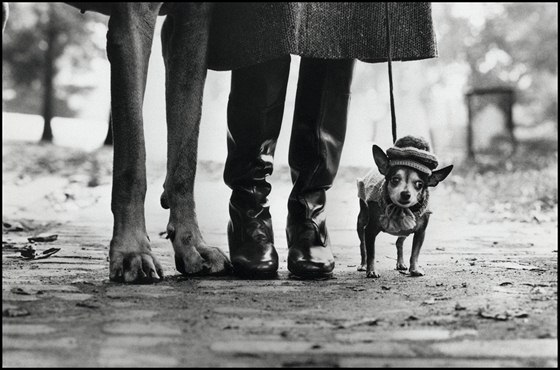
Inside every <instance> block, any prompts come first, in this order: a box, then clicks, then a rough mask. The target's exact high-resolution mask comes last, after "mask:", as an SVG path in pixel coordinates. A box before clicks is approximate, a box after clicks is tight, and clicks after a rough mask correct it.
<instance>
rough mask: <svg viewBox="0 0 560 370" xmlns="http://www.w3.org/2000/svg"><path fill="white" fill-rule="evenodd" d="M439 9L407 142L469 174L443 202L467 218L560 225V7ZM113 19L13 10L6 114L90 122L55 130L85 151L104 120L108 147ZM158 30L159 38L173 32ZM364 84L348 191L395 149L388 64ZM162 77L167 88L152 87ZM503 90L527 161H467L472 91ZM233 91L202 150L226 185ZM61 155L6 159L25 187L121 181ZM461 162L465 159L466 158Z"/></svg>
mask: <svg viewBox="0 0 560 370" xmlns="http://www.w3.org/2000/svg"><path fill="white" fill-rule="evenodd" d="M432 9H433V18H434V26H435V29H436V34H437V40H438V49H439V58H435V59H430V60H425V61H420V62H411V63H395V65H394V74H395V97H396V104H397V117H398V121H399V133H400V134H401V135H404V134H417V133H418V132H420V133H421V134H422V135H425V136H429V139H430V141H431V142H432V144H433V146H434V148H435V151H436V153H437V154H438V156H439V157H440V159H441V163H442V164H449V163H454V164H455V165H456V166H455V169H454V170H453V173H452V174H451V176H450V178H449V179H448V180H446V181H445V182H444V183H443V184H442V185H440V186H439V187H438V191H440V192H444V193H445V197H446V199H448V201H449V202H450V204H455V205H457V210H458V212H459V213H461V214H464V215H467V216H468V217H469V218H471V219H473V220H478V222H486V221H487V220H488V219H494V220H495V219H499V220H518V221H524V222H546V221H551V220H557V212H558V186H557V183H558V167H557V166H558V4H557V3H533V2H531V3H529V2H526V3H433V4H432ZM107 20H108V19H107V17H104V16H100V15H96V14H94V13H91V12H88V13H86V14H85V15H82V14H80V12H79V11H78V10H77V9H74V8H72V7H70V6H67V5H64V4H61V3H12V4H11V15H10V19H9V21H8V25H7V27H6V30H5V33H4V34H3V37H2V44H3V58H2V59H3V62H2V67H3V68H2V72H3V83H2V100H3V111H7V112H19V113H27V114H34V115H39V116H44V117H45V122H49V121H50V118H51V117H52V116H57V117H80V119H81V121H78V120H67V121H64V122H62V120H59V122H57V123H56V124H55V128H56V127H57V126H56V125H60V129H58V130H55V131H56V133H57V135H60V136H64V135H63V134H66V136H68V138H66V143H70V144H72V146H78V145H74V143H75V142H80V141H82V142H81V143H80V145H81V146H79V148H84V147H85V141H86V139H89V137H93V136H94V135H93V132H94V131H95V128H94V127H93V125H92V124H91V121H87V122H86V120H87V119H91V117H92V116H93V115H96V117H95V119H96V120H97V121H96V122H100V123H101V125H98V127H97V131H102V132H101V135H102V136H101V139H100V140H101V141H99V142H94V143H93V146H94V147H96V145H100V143H101V142H102V138H103V137H105V132H106V131H105V130H107V126H105V125H106V124H107V116H108V113H109V109H110V107H109V98H108V97H109V90H108V86H109V84H108V81H109V69H108V62H107V60H106V56H105V51H104V50H105V42H106V37H105V35H106V31H107V28H106V25H107ZM158 24H159V26H158V28H156V32H158V30H159V27H161V20H160V21H158ZM158 43H159V35H156V37H155V38H154V50H153V51H152V55H153V58H152V59H151V60H150V73H149V76H148V89H147V91H146V99H145V101H146V104H147V107H146V109H145V110H144V114H145V122H146V124H145V131H146V135H145V136H146V146H147V151H148V154H150V155H149V156H148V157H149V158H153V157H155V155H154V154H156V153H159V154H160V158H159V159H160V161H161V160H165V154H166V151H165V148H166V145H165V137H166V136H165V129H164V127H165V125H164V123H163V122H164V120H165V103H164V99H163V79H164V73H163V72H162V70H163V63H162V62H161V50H159V49H158V48H159V47H160V46H158ZM292 60H293V61H295V62H293V65H292V72H291V73H290V84H289V86H294V87H295V85H296V84H295V82H296V80H297V63H298V58H293V59H292ZM150 74H151V75H150ZM150 76H151V77H150ZM354 76H355V77H354V82H353V85H352V102H351V110H350V115H349V130H348V133H347V139H346V145H345V151H344V153H343V157H342V162H343V163H342V164H343V166H341V171H340V174H339V176H338V178H339V179H340V180H339V181H350V182H353V181H355V178H356V177H359V176H362V175H363V167H364V166H370V165H371V164H372V160H371V149H370V148H371V143H372V142H375V143H377V144H379V145H381V146H382V147H387V146H389V145H390V144H391V142H390V129H389V127H390V114H389V108H388V105H389V104H388V83H387V67H386V64H384V63H381V64H367V63H357V65H356V70H355V74H354ZM150 78H152V80H154V82H156V83H152V84H151V85H150ZM496 86H499V87H511V88H513V89H514V90H515V92H516V104H515V106H514V121H515V125H516V136H517V138H518V140H519V143H520V145H519V148H518V150H517V152H516V153H515V155H514V156H509V157H508V156H503V155H502V156H495V157H494V158H492V159H491V160H484V158H481V157H477V160H476V162H469V161H465V162H461V159H464V155H465V154H466V150H465V145H466V144H465V143H466V139H465V138H466V126H467V121H468V116H467V113H466V104H465V93H467V92H468V91H469V90H471V89H473V88H488V87H496ZM228 92H229V74H228V73H227V72H210V73H209V74H208V79H207V85H206V89H205V96H204V106H205V108H204V111H203V112H204V113H203V116H202V121H203V122H202V124H201V132H200V134H201V136H200V142H201V143H205V145H200V146H199V167H200V168H199V169H200V170H201V173H205V172H206V173H207V175H208V176H215V177H216V181H219V178H220V176H221V175H220V174H221V171H222V166H221V165H222V164H223V159H224V158H225V156H226V145H225V135H226V130H225V127H226V125H225V116H226V114H225V110H226V105H227V96H228ZM294 92H295V88H292V89H289V91H288V97H287V101H286V114H285V121H290V120H291V117H290V113H289V112H290V109H293V103H294V97H293V95H294ZM290 107H292V108H290ZM39 116H34V117H32V116H25V117H24V118H21V119H20V118H18V119H16V118H14V116H10V119H9V120H3V121H4V122H3V133H4V132H5V131H4V130H5V128H6V127H8V125H11V126H10V127H12V128H13V129H14V130H19V131H22V130H26V129H22V128H21V127H30V126H25V125H23V124H24V123H26V124H27V123H28V122H31V121H33V122H34V123H33V125H35V126H40V125H41V123H40V121H41V119H40V117H39ZM494 119H496V120H499V115H489V116H488V115H487V116H486V117H485V118H484V119H479V122H480V123H479V127H482V128H485V127H489V126H492V125H493V124H494V123H493V120H494ZM6 121H9V122H6ZM290 123H291V122H284V125H283V129H282V132H281V136H280V140H279V146H278V148H277V151H276V152H277V154H276V158H275V162H276V163H277V166H276V167H280V168H278V170H275V175H274V176H277V177H278V176H280V177H281V178H282V176H283V177H285V179H284V180H285V181H289V170H283V169H282V167H281V166H282V165H283V166H285V165H286V164H287V143H288V140H289V134H290V133H289V124H290ZM73 127H78V128H76V129H73ZM100 127H102V129H101V130H100ZM286 127H287V128H286ZM49 130H50V126H49V125H48V124H45V127H44V129H43V139H44V140H45V136H47V141H49V139H48V135H45V133H47V134H48V133H49ZM72 130H74V131H72ZM419 130H420V131H419ZM71 131H72V132H71ZM6 132H7V131H6ZM68 132H71V133H70V134H68ZM83 132H85V134H82V133H83ZM77 133H80V134H82V136H80V139H76V137H75V136H73V135H76V134H77ZM23 135H29V133H28V132H25V133H23ZM23 135H20V136H23ZM84 135H86V136H87V137H86V136H84ZM57 138H58V136H56V137H55V143H57V140H56V139H57ZM50 139H52V135H51V138H50ZM383 140H385V142H384V141H383ZM150 145H152V147H150ZM282 146H283V147H282ZM97 147H98V146H97ZM49 148H50V149H48V151H47V152H44V148H36V149H37V150H38V154H37V155H39V156H40V158H39V159H38V158H36V156H32V155H29V150H31V151H32V150H33V149H32V148H31V149H30V148H29V147H20V146H19V145H12V153H13V154H14V155H11V156H10V155H8V156H3V168H4V169H5V170H7V171H12V172H14V171H15V172H21V173H22V176H25V174H30V173H34V171H35V172H36V171H39V172H40V173H43V172H44V171H49V173H50V172H53V173H58V174H60V173H61V169H67V170H68V169H72V170H71V171H70V172H71V173H74V172H77V173H79V172H80V171H79V168H82V167H83V168H84V171H85V172H87V173H88V174H90V173H91V174H90V175H91V176H93V177H95V176H97V175H98V174H100V173H102V174H105V177H106V178H105V180H103V181H109V179H108V176H109V174H110V172H111V163H112V161H111V155H110V154H111V153H107V152H104V151H96V152H95V155H96V156H97V157H99V156H101V157H99V158H98V160H97V159H95V160H94V162H91V160H90V158H91V156H90V155H85V154H80V155H77V154H75V153H74V152H70V151H68V149H64V148H61V147H58V146H57V147H54V146H53V147H49ZM154 148H155V149H154ZM39 149H41V150H39ZM53 151H56V153H59V154H58V155H54V154H53ZM454 151H455V152H454ZM456 153H460V154H461V155H462V157H460V158H457V157H456V156H455V154H456ZM74 157H75V158H78V159H79V160H75V158H74ZM97 157H95V158H97ZM41 158H42V159H41ZM10 163H11V165H10ZM26 163H27V164H26ZM49 163H58V164H59V165H58V166H54V167H53V166H52V165H49ZM92 163H94V164H95V165H92ZM76 166H77V167H79V168H76ZM92 168H93V169H92ZM99 168H102V169H103V170H102V171H101V170H99ZM156 168H157V170H156V169H153V170H152V172H150V173H154V174H159V173H160V172H161V171H162V169H164V168H165V166H162V165H161V162H160V163H158V164H157V166H156ZM33 169H35V170H33ZM158 171H160V172H158ZM100 181H101V180H96V182H100ZM483 211H486V212H484V215H486V216H484V217H483ZM471 216H472V217H471Z"/></svg>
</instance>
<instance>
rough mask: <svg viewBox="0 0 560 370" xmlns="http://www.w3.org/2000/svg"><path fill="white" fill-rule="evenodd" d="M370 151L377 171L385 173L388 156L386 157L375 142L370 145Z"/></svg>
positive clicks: (387, 168)
mask: <svg viewBox="0 0 560 370" xmlns="http://www.w3.org/2000/svg"><path fill="white" fill-rule="evenodd" d="M371 151H372V153H373V159H374V160H375V164H376V165H377V168H378V169H379V173H381V174H382V175H386V174H387V171H388V170H389V158H387V155H386V154H385V152H384V151H383V149H381V148H380V147H378V146H377V145H375V144H373V146H372V147H371Z"/></svg>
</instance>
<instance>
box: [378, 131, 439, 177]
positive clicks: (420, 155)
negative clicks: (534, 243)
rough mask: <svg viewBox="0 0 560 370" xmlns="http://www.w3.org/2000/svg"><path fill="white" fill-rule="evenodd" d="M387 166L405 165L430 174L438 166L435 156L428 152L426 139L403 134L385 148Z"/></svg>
mask: <svg viewBox="0 0 560 370" xmlns="http://www.w3.org/2000/svg"><path fill="white" fill-rule="evenodd" d="M387 157H388V158H389V166H391V167H392V166H407V167H412V168H414V169H415V170H418V171H420V172H423V173H426V174H428V175H431V174H432V170H435V169H436V167H437V166H438V160H437V157H436V156H435V155H434V154H432V153H431V152H430V145H429V144H428V141H427V140H426V139H424V138H422V137H416V136H405V137H402V138H400V139H399V140H397V141H396V142H395V145H394V146H393V147H392V148H389V149H388V150H387Z"/></svg>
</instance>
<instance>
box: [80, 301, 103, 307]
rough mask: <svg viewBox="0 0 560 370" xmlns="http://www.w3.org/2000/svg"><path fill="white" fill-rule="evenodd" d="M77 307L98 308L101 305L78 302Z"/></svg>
mask: <svg viewBox="0 0 560 370" xmlns="http://www.w3.org/2000/svg"><path fill="white" fill-rule="evenodd" d="M76 306H77V307H84V308H100V307H101V305H100V304H99V303H96V302H78V303H76Z"/></svg>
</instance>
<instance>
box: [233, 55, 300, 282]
mask: <svg viewBox="0 0 560 370" xmlns="http://www.w3.org/2000/svg"><path fill="white" fill-rule="evenodd" d="M289 70H290V56H289V55H287V56H285V57H282V58H279V59H275V60H272V61H269V62H265V63H261V64H258V65H254V66H251V67H246V68H241V69H237V70H234V71H232V82H231V93H230V97H229V103H228V138H227V143H228V157H227V160H226V165H225V170H224V180H225V183H226V184H227V185H228V186H229V187H230V188H231V189H232V195H231V199H230V206H229V213H230V222H229V224H228V240H229V251H230V259H231V262H232V264H233V268H234V272H235V273H236V274H238V275H243V276H247V275H248V276H252V277H259V276H263V277H266V276H270V275H274V274H276V272H277V271H278V254H277V252H276V250H275V248H274V235H273V231H272V219H271V216H270V210H269V207H268V203H267V196H268V194H269V193H270V190H271V186H270V184H269V183H268V182H267V181H266V177H267V176H269V175H270V174H272V169H273V163H272V161H273V157H274V150H275V149H276V141H277V139H278V135H279V133H280V126H281V124H282V116H283V114H284V100H285V97H286V87H287V84H288V74H289Z"/></svg>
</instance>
